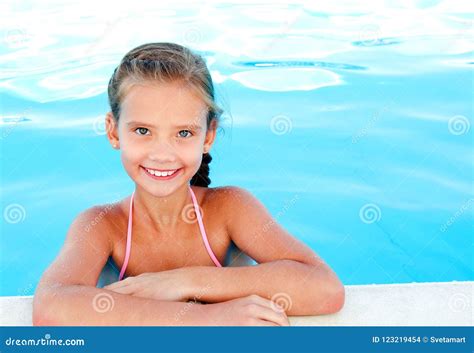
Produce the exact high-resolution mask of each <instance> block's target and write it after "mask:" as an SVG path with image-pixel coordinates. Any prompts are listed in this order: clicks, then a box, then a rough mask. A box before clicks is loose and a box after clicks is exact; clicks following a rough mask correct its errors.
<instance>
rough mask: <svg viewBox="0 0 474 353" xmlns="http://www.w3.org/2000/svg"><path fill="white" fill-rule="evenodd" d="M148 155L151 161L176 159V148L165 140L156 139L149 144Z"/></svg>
mask: <svg viewBox="0 0 474 353" xmlns="http://www.w3.org/2000/svg"><path fill="white" fill-rule="evenodd" d="M148 157H149V159H150V160H152V161H163V162H170V161H174V160H175V159H176V149H175V148H174V147H173V146H172V145H171V144H170V143H169V142H167V141H163V140H162V141H156V142H155V143H153V144H152V145H151V146H150V150H149V152H148Z"/></svg>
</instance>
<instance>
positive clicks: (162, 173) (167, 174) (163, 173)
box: [145, 168, 177, 176]
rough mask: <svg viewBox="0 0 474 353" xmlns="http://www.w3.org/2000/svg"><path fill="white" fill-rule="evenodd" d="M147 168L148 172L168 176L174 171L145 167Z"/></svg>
mask: <svg viewBox="0 0 474 353" xmlns="http://www.w3.org/2000/svg"><path fill="white" fill-rule="evenodd" d="M145 169H146V170H147V172H148V173H150V174H153V175H155V176H170V175H172V174H174V173H175V172H176V170H177V169H176V170H170V171H166V172H160V171H158V170H153V169H148V168H145Z"/></svg>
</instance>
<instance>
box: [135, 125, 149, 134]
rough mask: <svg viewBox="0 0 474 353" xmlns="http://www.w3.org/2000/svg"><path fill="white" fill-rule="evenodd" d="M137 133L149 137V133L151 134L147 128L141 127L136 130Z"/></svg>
mask: <svg viewBox="0 0 474 353" xmlns="http://www.w3.org/2000/svg"><path fill="white" fill-rule="evenodd" d="M135 132H136V133H137V134H138V135H142V136H144V135H147V132H149V130H148V129H147V128H146V127H139V128H136V129H135Z"/></svg>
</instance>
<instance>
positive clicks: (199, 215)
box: [189, 186, 222, 267]
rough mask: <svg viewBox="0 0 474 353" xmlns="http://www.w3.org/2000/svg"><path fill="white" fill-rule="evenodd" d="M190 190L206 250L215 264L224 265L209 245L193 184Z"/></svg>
mask: <svg viewBox="0 0 474 353" xmlns="http://www.w3.org/2000/svg"><path fill="white" fill-rule="evenodd" d="M189 190H190V191H191V198H192V199H193V204H194V211H195V212H196V216H197V219H198V223H199V229H200V230H201V236H202V240H203V241H204V245H205V246H206V250H207V252H208V254H209V256H210V257H211V259H212V261H214V264H215V265H216V266H217V267H222V265H221V263H220V262H219V260H217V258H216V255H214V253H213V252H212V249H211V246H210V245H209V241H208V240H207V235H206V230H205V229H204V224H203V222H202V216H201V211H200V210H199V204H198V202H197V200H196V195H194V191H193V189H191V186H189Z"/></svg>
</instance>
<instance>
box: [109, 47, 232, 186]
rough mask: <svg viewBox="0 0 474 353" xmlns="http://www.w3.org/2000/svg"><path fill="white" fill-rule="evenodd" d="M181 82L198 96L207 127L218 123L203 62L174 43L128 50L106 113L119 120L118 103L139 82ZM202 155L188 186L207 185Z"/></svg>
mask: <svg viewBox="0 0 474 353" xmlns="http://www.w3.org/2000/svg"><path fill="white" fill-rule="evenodd" d="M175 80H179V81H183V83H184V84H186V85H187V86H188V87H190V88H191V89H194V90H195V92H196V93H197V94H198V95H199V97H201V98H202V99H203V101H204V103H205V104H206V106H207V109H208V112H207V128H208V129H209V128H210V126H211V123H212V121H213V120H216V123H218V122H219V120H220V116H221V115H222V113H223V110H222V109H221V108H220V107H219V106H218V105H217V104H216V102H215V97H214V85H213V83H212V78H211V75H210V73H209V70H208V69H207V66H206V63H205V61H204V59H203V58H202V57H201V56H200V55H198V54H196V53H193V52H192V51H191V50H190V49H188V48H186V47H183V46H181V45H179V44H175V43H148V44H143V45H140V46H138V47H136V48H134V49H132V50H130V51H129V52H128V53H127V54H125V56H124V57H123V59H122V60H121V62H120V64H119V66H117V68H116V69H115V70H114V73H113V74H112V77H111V78H110V81H109V86H108V97H109V105H110V110H111V112H112V114H113V116H114V119H115V120H116V121H117V122H118V121H119V119H120V104H121V102H122V101H123V99H124V97H125V96H126V94H127V93H128V91H129V90H130V88H131V87H132V86H133V85H135V84H138V83H143V82H158V83H160V82H161V83H163V82H171V81H175ZM211 160H212V157H211V156H210V155H209V154H208V153H205V154H204V155H203V158H202V163H201V166H200V168H199V170H198V172H197V173H196V175H194V176H193V178H192V179H191V185H197V186H206V187H207V186H208V185H209V184H210V183H211V180H210V179H209V163H210V162H211Z"/></svg>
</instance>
